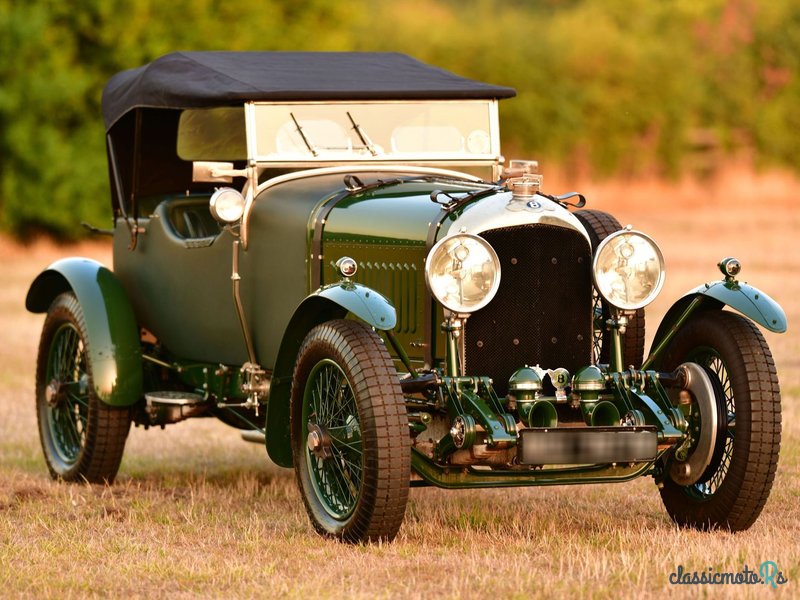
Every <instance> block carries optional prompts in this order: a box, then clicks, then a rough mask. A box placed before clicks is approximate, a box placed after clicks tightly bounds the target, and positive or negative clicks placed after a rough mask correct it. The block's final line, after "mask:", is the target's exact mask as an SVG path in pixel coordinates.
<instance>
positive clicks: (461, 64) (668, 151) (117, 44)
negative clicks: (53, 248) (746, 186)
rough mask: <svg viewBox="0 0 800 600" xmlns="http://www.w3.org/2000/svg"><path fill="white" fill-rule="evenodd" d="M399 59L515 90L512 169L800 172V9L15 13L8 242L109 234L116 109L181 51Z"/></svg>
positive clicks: (0, 47)
mask: <svg viewBox="0 0 800 600" xmlns="http://www.w3.org/2000/svg"><path fill="white" fill-rule="evenodd" d="M290 49H291V50H397V51H403V52H407V53H409V54H412V55H414V56H415V57H417V58H419V59H421V60H424V61H426V62H430V63H433V64H436V65H438V66H442V67H444V68H446V69H448V70H451V71H454V72H456V73H459V74H462V75H465V76H469V77H474V78H477V79H484V80H487V81H490V82H492V83H498V84H505V85H511V86H513V87H515V88H516V89H517V91H518V94H519V95H518V97H517V98H516V99H513V100H510V101H505V102H504V103H502V104H501V120H502V123H503V131H504V133H503V135H504V138H503V144H504V148H505V151H506V152H505V153H506V155H507V156H530V157H536V158H538V159H540V160H541V161H544V162H545V163H546V164H550V165H552V164H558V165H560V166H561V167H562V168H564V169H565V170H567V171H572V172H576V173H579V174H584V175H585V174H592V175H594V176H607V175H622V176H665V175H666V176H669V175H674V174H676V173H677V172H678V170H679V169H681V168H683V167H685V166H691V163H692V161H693V160H695V159H696V158H697V157H698V154H697V153H698V149H703V148H705V150H706V152H704V154H703V156H704V157H705V158H704V159H703V160H705V159H706V158H707V156H708V154H709V152H708V151H709V150H711V151H712V154H713V156H714V157H715V159H716V160H719V159H724V158H725V157H726V156H729V155H732V154H738V155H740V156H741V155H742V154H743V153H744V154H746V156H748V157H749V158H750V159H751V160H752V162H753V164H754V165H755V166H762V165H777V166H783V167H789V168H791V169H794V170H798V169H800V165H799V164H798V162H797V158H796V157H797V156H798V155H800V139H799V138H798V135H797V133H798V131H800V111H798V110H797V106H798V105H800V81H798V74H799V73H800V65H799V64H798V63H799V62H800V4H798V3H797V2H796V1H795V0H771V1H770V2H758V1H757V0H662V1H660V2H652V0H538V1H537V2H525V1H522V0H503V1H500V0H475V1H470V2H463V1H462V0H397V1H389V0H385V1H384V0H341V1H338V2H329V1H327V0H306V1H304V2H302V3H301V2H294V1H293V0H264V1H262V2H259V3H257V4H256V5H247V6H245V5H239V4H237V3H233V2H230V1H222V0H172V1H171V2H164V1H163V0H26V1H25V2H19V1H18V0H0V228H2V229H4V230H6V231H9V232H12V233H13V234H15V235H17V236H21V237H25V236H27V235H30V234H32V233H36V232H42V231H44V232H48V233H51V234H54V235H56V236H58V237H62V238H70V237H75V236H78V235H80V233H81V231H80V229H79V228H78V227H77V223H79V222H80V221H90V222H93V223H95V224H106V223H107V222H108V217H109V209H108V206H109V204H108V176H107V170H106V164H105V154H104V152H105V148H104V131H103V126H102V120H101V116H100V95H101V92H102V87H103V84H104V83H105V81H106V80H107V79H108V77H110V76H111V75H112V74H113V73H115V72H117V71H119V70H122V69H126V68H131V67H135V66H139V65H141V64H143V63H145V62H148V61H150V60H152V59H154V58H157V57H158V56H160V55H162V54H165V53H167V52H170V51H173V50H290Z"/></svg>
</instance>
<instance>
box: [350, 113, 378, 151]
mask: <svg viewBox="0 0 800 600" xmlns="http://www.w3.org/2000/svg"><path fill="white" fill-rule="evenodd" d="M347 118H348V119H350V123H352V124H353V129H354V130H355V132H356V133H357V134H358V137H359V139H360V140H361V143H362V144H364V147H365V148H366V149H367V150H369V153H370V154H372V156H378V151H377V150H376V149H375V145H374V144H373V143H372V140H371V139H369V136H368V135H367V134H366V132H364V131H363V130H362V129H361V126H360V125H359V124H358V123H356V121H355V119H353V115H351V114H350V111H347Z"/></svg>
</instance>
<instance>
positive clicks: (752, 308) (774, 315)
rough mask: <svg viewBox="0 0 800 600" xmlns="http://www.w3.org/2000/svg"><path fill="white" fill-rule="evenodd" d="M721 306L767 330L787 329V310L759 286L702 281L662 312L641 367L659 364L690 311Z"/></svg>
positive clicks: (729, 281) (734, 281)
mask: <svg viewBox="0 0 800 600" xmlns="http://www.w3.org/2000/svg"><path fill="white" fill-rule="evenodd" d="M723 306H730V307H731V308H733V309H734V310H736V311H738V312H740V313H741V314H743V315H744V316H746V317H748V318H750V319H752V320H753V321H755V322H756V323H758V324H759V325H761V326H762V327H765V328H766V329H768V330H769V331H773V332H775V333H784V332H785V331H786V329H787V326H788V323H787V320H786V313H785V312H784V311H783V309H782V308H781V306H780V305H779V304H778V303H777V302H775V300H773V299H772V298H770V297H769V296H768V295H767V294H765V293H764V292H762V291H761V290H759V289H758V288H755V287H753V286H751V285H748V284H746V283H740V282H738V281H736V280H733V279H728V280H726V281H714V282H710V283H705V284H703V285H700V286H698V287H696V288H694V289H693V290H691V291H689V292H687V293H686V294H685V295H684V296H683V297H682V298H680V299H679V300H678V301H677V302H675V304H673V305H672V306H671V307H670V309H669V310H668V311H667V314H666V315H664V318H663V319H662V320H661V324H660V325H659V327H658V331H657V332H656V335H655V337H654V338H653V345H652V347H651V350H650V354H649V356H648V357H647V359H646V360H645V362H644V363H643V364H642V369H649V368H651V367H653V366H658V365H659V361H660V358H661V354H662V352H663V351H664V350H665V349H666V347H667V346H668V345H669V342H670V340H671V339H672V337H673V336H674V335H675V334H676V333H677V332H678V330H679V329H680V328H681V326H683V324H684V323H685V322H686V321H687V320H688V319H689V317H691V315H692V314H694V313H695V312H696V311H699V310H720V309H722V307H723Z"/></svg>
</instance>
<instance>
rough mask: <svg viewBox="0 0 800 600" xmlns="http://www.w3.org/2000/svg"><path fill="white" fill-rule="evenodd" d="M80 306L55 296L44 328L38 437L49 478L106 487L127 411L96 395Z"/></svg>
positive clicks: (113, 469)
mask: <svg viewBox="0 0 800 600" xmlns="http://www.w3.org/2000/svg"><path fill="white" fill-rule="evenodd" d="M87 344H88V334H87V332H86V324H85V320H84V315H83V310H82V308H81V306H80V303H79V302H78V300H77V299H76V298H75V296H74V295H73V294H71V293H65V294H61V295H60V296H58V297H57V298H56V299H55V300H54V301H53V303H52V304H51V306H50V309H49V310H48V312H47V317H46V318H45V322H44V326H43V328H42V338H41V341H40V344H39V358H38V360H37V367H36V407H37V410H36V412H37V416H38V422H39V437H40V440H41V443H42V450H43V452H44V457H45V461H46V462H47V467H48V469H49V471H50V474H51V475H52V476H53V477H54V478H57V479H63V480H65V481H88V482H91V483H110V482H112V481H113V480H114V477H115V476H116V474H117V470H118V469H119V465H120V462H121V461H122V453H123V451H124V448H125V440H126V439H127V436H128V430H129V429H130V420H131V419H130V411H129V410H128V409H126V408H125V409H120V408H114V407H110V406H107V405H105V404H103V403H102V402H101V401H100V400H99V399H98V398H97V396H96V394H95V392H94V384H93V382H92V369H91V361H90V360H89V353H88V346H87Z"/></svg>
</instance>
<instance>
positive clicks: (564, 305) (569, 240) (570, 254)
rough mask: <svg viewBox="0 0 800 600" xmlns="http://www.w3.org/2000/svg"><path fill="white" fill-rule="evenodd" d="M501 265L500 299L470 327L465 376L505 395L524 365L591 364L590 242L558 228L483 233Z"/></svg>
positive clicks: (528, 227) (473, 319)
mask: <svg viewBox="0 0 800 600" xmlns="http://www.w3.org/2000/svg"><path fill="white" fill-rule="evenodd" d="M481 237H483V238H484V239H485V240H486V241H487V242H489V243H490V244H491V245H492V247H493V248H494V249H495V251H496V252H497V255H498V257H499V258H500V263H501V269H502V274H501V282H500V289H499V291H498V292H497V296H495V298H494V300H492V302H491V303H490V304H489V305H488V306H486V307H485V308H483V309H481V310H479V311H478V312H476V313H474V314H473V315H472V316H471V317H470V318H469V319H468V321H467V323H466V334H465V355H466V372H467V373H471V374H481V375H488V376H489V377H491V378H492V379H493V380H494V386H495V389H496V391H497V393H498V394H499V395H501V396H505V395H506V393H507V388H508V378H509V377H510V376H511V374H512V373H513V372H514V371H516V370H517V369H518V368H520V367H522V366H524V365H526V364H528V365H536V364H539V365H541V366H542V368H545V369H547V368H551V369H554V368H556V367H564V368H566V369H568V370H569V372H570V373H571V374H572V373H575V371H576V370H577V369H578V368H580V367H582V366H584V365H587V364H589V363H590V362H591V351H592V325H593V323H592V274H591V262H592V261H591V250H590V248H589V242H588V241H587V240H586V238H585V237H584V236H583V235H582V234H581V233H579V232H577V231H575V230H572V229H567V228H565V227H559V226H553V225H523V226H518V227H507V228H504V229H495V230H492V231H486V232H484V233H482V234H481Z"/></svg>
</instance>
